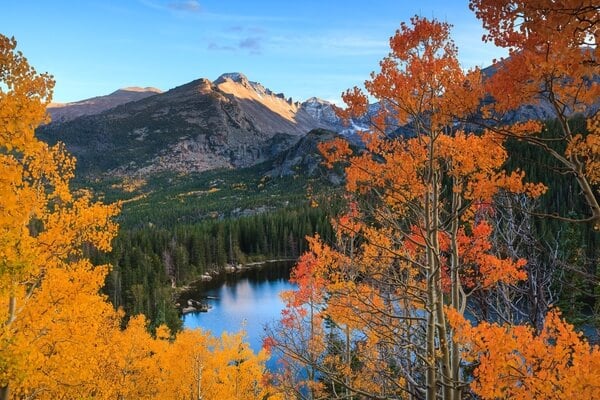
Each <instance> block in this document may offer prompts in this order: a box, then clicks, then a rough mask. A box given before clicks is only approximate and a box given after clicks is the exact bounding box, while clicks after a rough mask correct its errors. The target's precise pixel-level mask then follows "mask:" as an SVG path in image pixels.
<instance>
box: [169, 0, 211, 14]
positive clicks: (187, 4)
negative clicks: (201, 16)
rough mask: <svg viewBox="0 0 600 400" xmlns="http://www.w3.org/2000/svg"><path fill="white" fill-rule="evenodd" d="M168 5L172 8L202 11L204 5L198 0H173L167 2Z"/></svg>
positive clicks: (195, 11) (194, 11)
mask: <svg viewBox="0 0 600 400" xmlns="http://www.w3.org/2000/svg"><path fill="white" fill-rule="evenodd" d="M167 7H168V8H170V9H171V10H176V11H185V12H193V13H197V12H201V11H202V7H200V3H199V2H198V1H196V0H183V1H171V2H169V3H168V4H167Z"/></svg>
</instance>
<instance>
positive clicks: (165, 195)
mask: <svg viewBox="0 0 600 400" xmlns="http://www.w3.org/2000/svg"><path fill="white" fill-rule="evenodd" d="M270 167H271V166H270V163H263V164H259V165H256V166H253V167H250V168H243V169H235V170H232V169H227V170H212V171H206V172H203V173H190V174H186V175H182V174H176V173H161V174H157V175H154V176H152V177H151V178H147V179H146V180H145V181H143V182H135V185H131V184H130V182H128V181H127V180H126V179H123V178H110V179H105V180H99V179H96V180H94V181H92V182H90V181H87V182H86V181H79V182H78V183H77V184H78V186H86V187H91V188H92V190H93V191H94V193H95V194H96V196H97V197H98V198H99V199H101V200H102V201H104V202H106V203H112V202H115V201H123V209H122V212H121V215H120V216H119V223H120V224H121V226H122V227H124V228H136V227H144V226H149V225H155V226H162V227H173V226H175V225H177V224H190V223H194V222H197V221H201V220H206V219H220V218H228V217H236V216H240V215H244V214H246V215H247V213H255V212H264V211H269V210H275V209H280V208H283V207H286V206H295V205H301V204H304V203H306V201H307V189H308V188H309V187H310V188H311V191H312V192H313V193H315V194H322V193H326V192H328V191H330V190H331V189H329V188H328V187H327V185H326V184H324V183H323V182H322V181H321V180H319V179H313V178H307V177H305V176H303V175H300V174H299V175H297V176H294V177H284V178H270V177H268V176H267V175H266V173H267V172H268V171H269V169H270ZM124 183H125V184H127V183H129V184H130V186H132V188H131V189H133V190H125V188H124Z"/></svg>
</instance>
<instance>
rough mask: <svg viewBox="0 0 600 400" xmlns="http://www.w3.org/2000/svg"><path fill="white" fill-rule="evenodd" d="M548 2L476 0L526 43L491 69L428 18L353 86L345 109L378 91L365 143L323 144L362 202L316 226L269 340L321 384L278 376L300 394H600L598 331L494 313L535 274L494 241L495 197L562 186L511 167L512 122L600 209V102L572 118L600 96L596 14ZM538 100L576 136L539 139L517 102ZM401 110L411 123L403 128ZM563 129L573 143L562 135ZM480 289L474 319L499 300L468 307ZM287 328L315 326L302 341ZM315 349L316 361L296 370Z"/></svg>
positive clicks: (483, 13)
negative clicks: (515, 115) (331, 234)
mask: <svg viewBox="0 0 600 400" xmlns="http://www.w3.org/2000/svg"><path fill="white" fill-rule="evenodd" d="M547 3H549V2H543V1H540V2H536V1H533V2H528V1H527V2H525V1H524V2H514V1H494V0H490V1H486V0H481V1H476V0H474V1H472V2H471V7H472V8H474V9H476V10H477V14H478V17H480V18H481V19H482V20H483V21H484V26H485V27H486V28H487V29H489V31H490V33H489V36H486V39H487V40H494V41H496V43H497V44H498V45H501V46H506V47H509V48H510V50H511V56H510V58H509V59H507V60H502V61H500V62H499V63H498V64H497V65H496V66H495V67H494V73H493V74H491V76H490V75H489V74H483V72H482V71H480V70H478V69H474V70H471V71H466V72H465V71H464V70H463V69H462V68H461V67H460V65H459V62H458V58H457V57H458V55H457V49H456V46H455V45H454V43H453V42H452V40H451V38H450V35H449V31H450V26H449V25H448V24H446V23H442V22H438V21H431V20H428V19H425V18H420V17H414V18H413V19H411V23H410V24H402V25H401V27H400V29H399V30H398V31H397V32H396V34H395V35H394V36H393V37H392V38H391V39H390V49H391V52H390V55H389V56H388V57H386V58H384V59H383V60H382V61H381V62H380V67H381V70H380V71H379V72H376V73H372V74H371V79H369V80H368V81H366V82H365V89H366V92H365V91H363V90H362V89H359V88H356V87H355V88H353V89H351V90H348V91H347V92H345V93H344V94H343V95H342V97H343V100H344V102H345V103H346V105H347V107H346V108H345V109H344V110H341V111H340V116H342V117H344V118H354V117H358V116H363V115H364V114H366V113H367V111H368V106H369V101H370V99H375V100H376V101H377V102H378V103H377V104H378V111H377V113H376V115H374V116H372V118H371V126H370V129H369V130H368V131H365V132H360V133H359V135H360V136H361V139H362V146H359V148H358V150H357V149H356V147H355V146H354V147H352V146H350V144H349V143H348V141H347V140H345V139H341V138H339V139H335V140H333V141H331V142H328V143H324V144H322V145H321V146H320V151H321V153H322V155H323V158H324V165H326V166H328V167H333V166H334V165H335V164H336V163H340V164H341V165H343V166H345V171H346V188H345V189H346V200H347V209H346V211H345V212H343V213H342V214H341V215H339V216H337V217H336V218H334V219H333V220H332V225H333V226H334V229H335V231H336V238H337V240H336V242H335V243H324V242H322V241H321V239H320V238H318V237H315V238H312V239H309V243H310V251H309V252H308V253H307V254H305V255H304V256H303V257H302V258H301V260H300V262H299V264H298V266H297V268H296V282H297V283H298V285H299V288H298V290H297V291H295V292H293V293H288V294H286V295H285V297H284V299H285V300H286V301H287V308H286V309H285V310H284V313H283V319H282V326H283V329H280V330H279V331H278V330H275V331H274V332H272V337H271V339H270V340H269V345H270V346H272V347H274V348H276V349H278V351H279V352H280V353H281V354H282V356H283V358H284V360H285V366H284V367H285V368H284V369H283V371H284V372H283V373H282V374H283V375H282V377H285V378H281V380H282V381H286V380H289V379H293V377H294V376H295V377H302V378H303V379H300V380H299V381H297V382H300V383H302V384H303V385H304V387H305V388H307V390H305V391H304V392H303V391H302V390H301V388H299V387H293V386H291V385H289V384H287V385H286V384H281V383H282V382H280V386H281V387H282V388H284V389H285V390H287V391H288V393H296V394H299V395H301V396H302V397H304V398H310V399H312V398H320V397H328V398H353V397H356V398H363V397H364V398H419V399H420V398H425V399H446V400H447V399H457V400H458V399H460V398H465V397H467V396H468V393H470V392H472V393H473V394H476V395H478V396H480V397H481V398H485V399H496V398H521V399H530V398H535V399H546V398H557V399H558V398H576V397H578V396H583V397H582V398H590V399H591V398H595V397H598V396H600V389H599V387H598V382H599V381H598V374H597V373H596V372H594V371H595V370H594V365H596V364H597V358H598V348H597V347H594V346H591V345H589V344H588V343H587V342H585V340H584V339H583V338H582V337H581V336H580V335H579V334H576V333H575V332H574V330H573V328H572V326H570V325H568V324H566V323H565V322H564V321H563V320H562V319H561V317H560V314H559V313H558V312H557V311H552V312H551V313H550V314H548V316H547V317H546V320H545V323H544V327H543V329H542V330H541V331H540V332H536V330H535V328H532V327H529V326H526V325H518V324H517V323H518V321H512V320H511V321H506V322H507V324H506V325H502V324H498V323H497V321H495V320H494V318H498V319H500V313H499V311H498V309H497V308H494V307H496V304H494V303H493V301H494V300H493V299H494V297H492V296H491V293H494V296H496V295H498V296H505V297H506V298H509V297H510V291H511V290H513V289H512V288H516V287H518V286H519V285H520V284H521V283H522V282H523V281H526V280H527V278H528V275H527V268H528V262H527V260H526V259H524V258H517V257H511V256H510V255H509V252H508V251H507V249H506V248H502V247H498V246H497V239H496V238H497V236H498V235H495V234H494V231H493V229H494V224H493V221H494V218H495V214H496V212H497V209H496V207H498V203H497V202H496V198H497V197H498V196H500V195H502V196H521V197H529V198H537V197H539V196H541V195H543V194H544V193H545V192H546V190H547V188H546V187H545V186H544V185H542V184H539V183H535V182H527V181H526V177H525V174H524V172H523V171H522V170H519V169H516V170H513V171H512V172H509V171H507V170H505V164H506V161H507V159H508V152H507V150H506V148H505V142H506V140H507V138H511V139H517V140H525V141H527V143H532V144H534V145H537V146H539V147H541V148H542V149H544V150H547V151H549V152H550V155H551V156H552V157H555V158H556V159H557V160H558V161H559V162H561V163H562V165H563V166H565V167H566V169H567V170H568V171H570V172H569V173H570V174H572V176H573V177H574V178H575V180H576V181H577V183H578V184H579V185H580V187H581V188H582V189H583V190H582V191H583V195H584V197H585V200H586V202H587V204H588V205H589V209H590V210H591V212H592V216H591V217H589V218H586V219H585V221H586V222H592V223H597V221H598V219H597V217H598V215H600V214H597V191H596V190H594V189H593V185H597V183H598V176H597V173H596V170H597V169H598V168H597V165H596V164H597V163H598V154H599V153H598V152H597V150H598V149H599V148H598V146H597V143H596V142H597V140H596V136H597V133H598V121H597V116H596V117H593V116H592V117H590V118H589V119H588V131H589V132H588V133H585V134H578V133H575V132H572V131H571V130H570V121H569V120H568V116H569V115H570V114H571V113H573V112H576V111H585V110H586V109H587V108H586V107H587V105H589V104H590V103H591V102H592V101H594V100H597V97H598V96H597V94H598V93H597V89H598V86H597V80H596V79H595V77H596V76H595V75H594V73H596V74H597V69H596V70H594V68H593V66H594V65H597V64H595V63H596V61H595V58H594V57H595V56H593V54H594V52H595V47H594V48H593V49H582V48H581V47H580V46H581V45H582V44H585V43H584V42H585V41H586V40H589V35H590V34H592V35H595V34H596V31H595V29H596V28H595V24H592V25H591V26H585V24H586V21H588V18H593V17H594V15H592V14H591V11H590V9H589V7H588V5H587V3H586V2H579V3H585V4H583V5H581V4H580V5H581V7H582V8H578V9H577V10H576V11H573V12H575V14H573V15H569V16H565V15H555V14H552V13H553V12H555V13H558V14H560V13H562V12H565V10H563V9H562V8H560V7H558V6H554V5H552V4H547ZM573 3H577V2H573ZM575 6H576V4H573V7H575ZM548 7H550V12H551V15H549V16H548V18H546V17H545V13H546V12H547V11H548V10H547V9H548ZM571 11H572V10H571ZM571 11H568V12H571ZM595 11H596V12H597V9H596V10H595ZM595 17H596V18H597V14H595ZM572 21H578V22H577V23H579V24H580V27H579V28H577V29H574V28H572V27H571V26H570V25H569V24H570V23H571V22H572ZM517 24H519V25H517ZM563 24H564V25H563ZM563 27H564V32H565V33H564V34H563V33H562V31H563V29H562V28H563ZM550 32H552V33H551V34H550ZM556 32H561V33H560V34H559V35H557V34H556ZM569 35H573V37H571V36H569ZM556 36H560V37H558V38H557V37H556ZM562 36H565V37H562ZM595 37H596V38H597V36H595ZM594 71H595V72H594ZM539 101H547V102H550V104H551V105H552V107H554V110H555V112H556V114H557V117H558V118H559V120H560V121H561V123H562V127H563V128H562V129H563V133H564V135H563V136H562V137H561V138H551V139H549V141H544V140H542V139H540V132H541V131H542V130H543V129H544V128H543V124H542V121H534V120H531V121H521V122H514V123H510V124H509V123H506V122H505V120H504V119H503V118H504V115H505V114H506V113H508V112H509V111H513V110H514V109H516V108H518V107H520V106H522V105H523V104H527V103H536V102H539ZM482 121H483V122H482ZM401 126H402V127H404V128H403V129H404V130H403V131H402V132H405V131H408V133H404V134H400V133H399V132H400V131H399V130H398V128H399V127H401ZM558 140H562V141H564V143H565V147H564V148H565V149H566V151H565V152H563V153H560V152H558V151H557V150H555V146H553V145H552V144H550V141H554V142H557V141H558ZM511 254H512V253H511ZM498 293H499V294H498ZM474 299H477V301H473V300H474ZM482 304H485V305H486V306H487V307H488V310H492V311H490V312H488V313H487V314H485V315H487V318H489V319H490V320H485V319H481V320H472V321H470V320H469V319H468V318H467V316H469V317H470V318H473V319H476V318H477V316H482V315H484V313H481V312H479V311H480V310H474V309H471V312H469V308H472V307H479V306H481V305H482ZM510 307H515V308H518V307H521V306H520V305H516V304H511V305H510ZM472 324H473V325H472ZM285 327H287V329H288V330H294V331H295V332H296V333H298V332H302V333H301V334H300V335H301V336H302V337H303V338H305V340H304V341H303V342H301V343H299V342H296V341H294V337H293V335H291V334H286V328H285ZM306 343H314V344H311V345H310V346H308V345H306ZM303 344H304V345H303ZM317 344H318V345H317ZM302 366H304V368H306V369H305V371H309V373H308V374H306V373H305V374H304V375H302V373H300V372H298V371H301V368H302ZM578 376H580V377H581V379H578V378H577V377H578ZM284 383H285V382H284Z"/></svg>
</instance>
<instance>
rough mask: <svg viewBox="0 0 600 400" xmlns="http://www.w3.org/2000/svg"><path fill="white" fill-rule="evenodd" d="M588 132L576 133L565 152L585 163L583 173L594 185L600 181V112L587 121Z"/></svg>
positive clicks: (568, 155)
mask: <svg viewBox="0 0 600 400" xmlns="http://www.w3.org/2000/svg"><path fill="white" fill-rule="evenodd" d="M587 127H588V134H587V135H585V137H584V136H582V135H575V136H574V137H573V139H572V140H571V141H570V142H569V143H568V144H567V150H566V152H565V154H566V155H567V157H569V158H575V157H576V158H578V159H579V160H580V162H581V163H582V164H583V168H584V171H583V174H585V176H586V177H587V178H588V179H589V181H590V183H591V184H593V185H596V184H599V183H600V114H599V113H596V114H595V115H594V116H593V117H592V118H589V119H588V121H587Z"/></svg>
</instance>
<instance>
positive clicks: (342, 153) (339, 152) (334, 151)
mask: <svg viewBox="0 0 600 400" xmlns="http://www.w3.org/2000/svg"><path fill="white" fill-rule="evenodd" d="M317 147H318V149H319V152H320V153H321V154H322V155H323V158H324V159H325V161H324V164H325V165H326V166H327V167H328V168H333V164H334V163H337V162H340V161H343V160H345V159H346V158H347V157H348V156H350V155H352V150H351V149H350V145H349V144H348V141H346V140H344V139H342V138H336V139H334V140H331V141H329V142H321V143H319V144H318V145H317Z"/></svg>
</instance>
